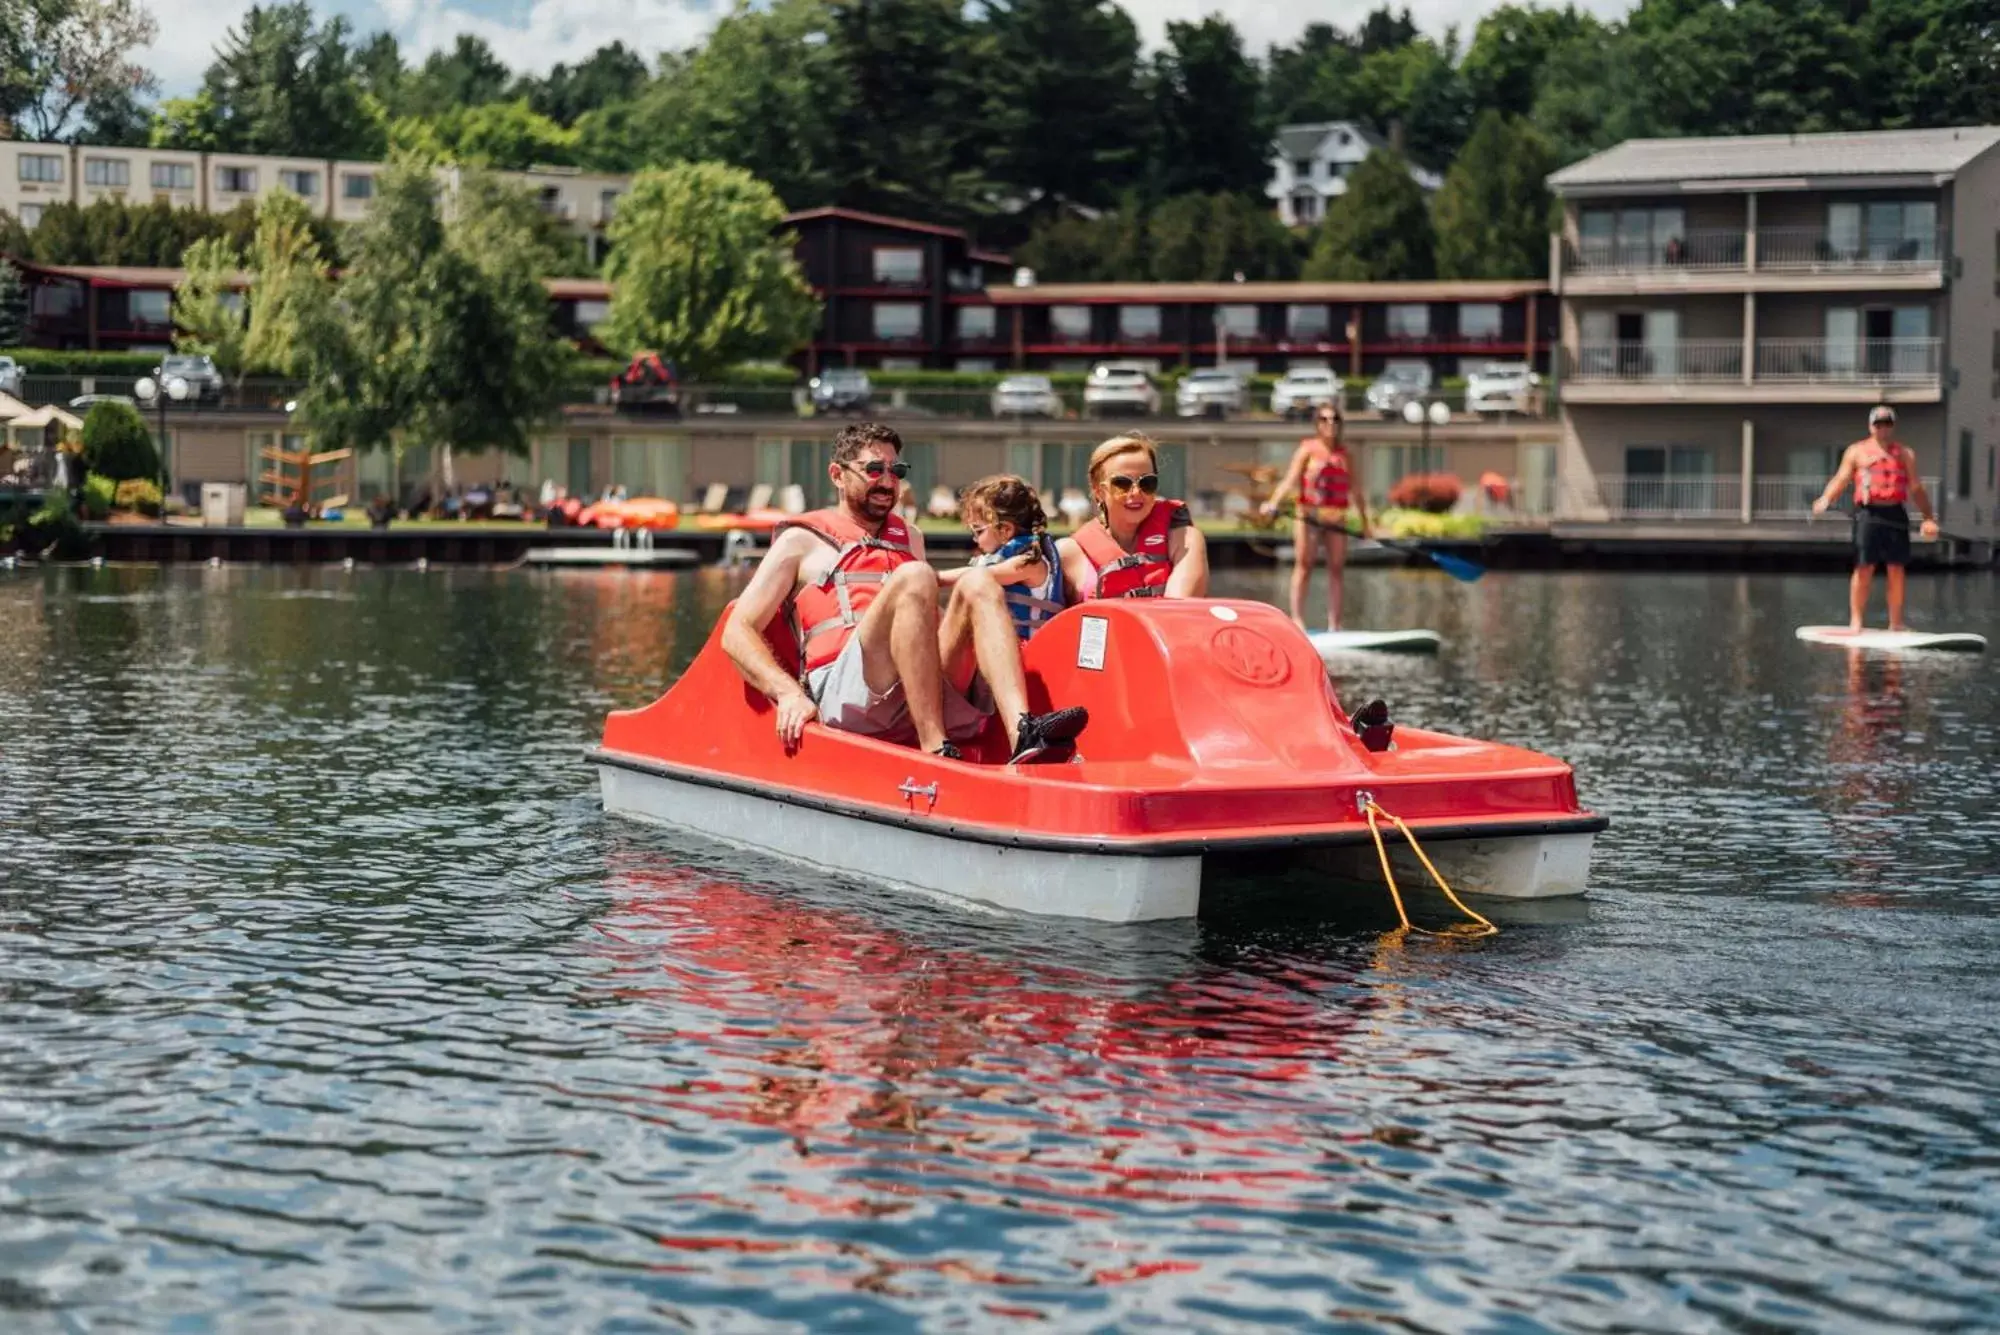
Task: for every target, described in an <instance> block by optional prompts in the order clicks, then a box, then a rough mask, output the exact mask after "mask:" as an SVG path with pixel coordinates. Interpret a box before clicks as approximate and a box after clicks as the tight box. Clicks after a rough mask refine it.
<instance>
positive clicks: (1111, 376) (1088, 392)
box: [1083, 362, 1160, 417]
mask: <svg viewBox="0 0 2000 1335" xmlns="http://www.w3.org/2000/svg"><path fill="white" fill-rule="evenodd" d="M1106 413H1138V414H1140V415H1141V416H1144V417H1158V416H1159V415H1160V390H1159V386H1157V385H1155V384H1154V383H1153V372H1152V368H1151V367H1149V366H1147V365H1146V364H1145V363H1143V362H1099V363H1098V364H1097V365H1096V366H1095V367H1093V368H1092V369H1091V372H1090V379H1089V380H1087V381H1085V382H1084V385H1083V415H1084V416H1085V417H1102V416H1104V415H1105V414H1106Z"/></svg>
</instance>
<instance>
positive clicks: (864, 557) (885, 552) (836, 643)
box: [777, 510, 917, 674]
mask: <svg viewBox="0 0 2000 1335" xmlns="http://www.w3.org/2000/svg"><path fill="white" fill-rule="evenodd" d="M788 528H802V529H804V530H806V532H808V533H811V534H813V535H814V536H815V537H817V538H819V539H820V540H821V541H823V542H825V543H826V544H827V545H828V546H830V547H833V548H836V549H837V553H838V554H837V555H835V557H834V558H833V565H832V566H831V567H830V568H829V569H828V570H827V572H826V576H825V578H823V579H822V580H820V582H819V583H817V584H807V585H804V586H802V587H801V588H800V589H799V590H798V592H797V593H795V594H793V595H792V629H793V631H794V633H795V634H796V635H797V636H798V641H799V659H800V664H801V667H800V671H801V673H802V674H803V673H806V672H811V671H812V670H813V669H815V668H821V667H825V666H826V665H827V664H828V663H831V662H832V661H833V660H834V659H836V658H838V657H840V651H841V650H842V649H844V648H845V647H846V646H847V640H848V637H849V636H851V635H853V634H854V628H855V627H856V626H858V625H860V624H861V614H862V613H863V612H866V611H867V610H868V604H870V603H872V602H874V601H875V596H876V595H877V594H879V593H880V592H881V591H882V584H883V582H884V581H886V580H887V579H888V578H889V576H890V574H891V573H893V572H894V571H895V569H896V567H898V566H900V565H903V564H904V563H906V562H909V561H914V560H916V559H917V558H916V554H915V553H914V552H912V551H911V550H910V531H909V529H907V528H905V527H904V526H903V521H902V519H901V518H900V517H898V516H896V515H894V514H892V515H890V516H889V517H888V518H887V519H886V520H884V521H883V523H882V532H881V533H880V534H879V535H878V534H874V533H870V532H869V531H868V530H867V529H865V528H863V527H861V525H859V524H857V523H855V522H854V521H853V520H852V519H850V518H849V517H848V516H847V514H846V512H845V511H842V510H812V511H808V512H807V513H805V514H802V515H797V516H795V517H793V518H791V519H787V520H786V521H784V522H783V523H782V524H779V525H778V527H777V531H778V532H783V531H784V530H786V529H788Z"/></svg>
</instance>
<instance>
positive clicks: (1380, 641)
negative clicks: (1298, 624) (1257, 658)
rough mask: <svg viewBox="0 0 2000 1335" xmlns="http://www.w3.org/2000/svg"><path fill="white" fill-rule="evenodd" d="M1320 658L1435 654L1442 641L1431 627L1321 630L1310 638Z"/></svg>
mask: <svg viewBox="0 0 2000 1335" xmlns="http://www.w3.org/2000/svg"><path fill="white" fill-rule="evenodd" d="M1309 638H1310V639H1311V640H1312V642H1313V648H1315V649H1317V650H1319V656H1320V657H1321V658H1331V657H1335V656H1337V655H1340V654H1361V653H1374V654H1434V653H1436V652H1437V651H1438V647H1439V646H1440V645H1442V644H1443V643H1444V639H1443V637H1441V636H1440V635H1439V634H1438V633H1437V632H1436V631H1434V630H1321V631H1314V632H1313V633H1312V635H1311V636H1310V637H1309Z"/></svg>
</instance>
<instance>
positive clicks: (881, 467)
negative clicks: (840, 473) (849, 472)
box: [841, 459, 910, 478]
mask: <svg viewBox="0 0 2000 1335" xmlns="http://www.w3.org/2000/svg"><path fill="white" fill-rule="evenodd" d="M841 467H842V468H852V469H853V470H854V471H855V472H857V473H866V474H867V475H868V476H869V477H881V476H882V474H884V473H888V474H889V475H890V476H892V477H899V478H903V477H908V476H909V475H910V465H909V462H908V461H907V460H904V459H898V460H896V462H895V463H892V464H885V463H883V462H882V461H881V460H880V459H870V460H869V461H868V462H867V463H865V464H846V463H844V464H842V465H841Z"/></svg>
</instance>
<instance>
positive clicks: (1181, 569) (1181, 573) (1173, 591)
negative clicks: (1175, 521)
mask: <svg viewBox="0 0 2000 1335" xmlns="http://www.w3.org/2000/svg"><path fill="white" fill-rule="evenodd" d="M1176 540H1178V546H1179V547H1180V550H1179V551H1178V552H1176V551H1174V549H1173V548H1174V546H1175V545H1176ZM1167 541H1168V547H1167V554H1168V555H1169V556H1171V557H1173V561H1174V568H1173V573H1171V574H1169V575H1168V576H1167V597H1169V598H1206V597H1207V596H1208V539H1207V538H1205V537H1203V536H1202V532H1201V530H1200V529H1198V528H1196V527H1195V526H1194V525H1192V524H1190V525H1188V526H1187V527H1186V528H1177V529H1175V530H1174V531H1173V534H1172V536H1171V537H1169V538H1168V540H1167Z"/></svg>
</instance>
